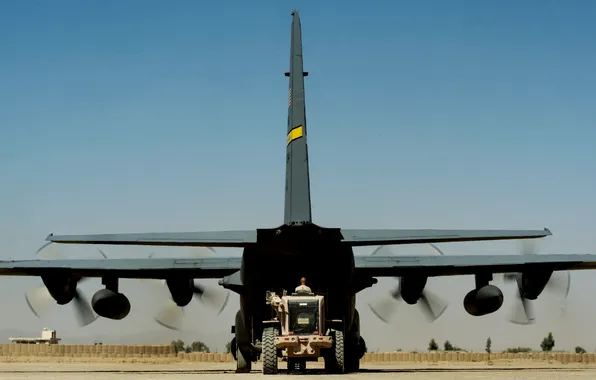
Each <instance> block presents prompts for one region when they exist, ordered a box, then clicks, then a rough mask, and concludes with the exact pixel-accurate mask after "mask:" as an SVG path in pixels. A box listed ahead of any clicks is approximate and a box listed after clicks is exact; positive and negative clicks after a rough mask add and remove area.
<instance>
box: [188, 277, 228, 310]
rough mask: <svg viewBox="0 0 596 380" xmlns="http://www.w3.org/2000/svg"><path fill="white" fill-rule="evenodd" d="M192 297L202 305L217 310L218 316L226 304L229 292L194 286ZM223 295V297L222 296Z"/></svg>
mask: <svg viewBox="0 0 596 380" xmlns="http://www.w3.org/2000/svg"><path fill="white" fill-rule="evenodd" d="M193 292H194V296H195V298H196V299H197V300H199V301H200V302H202V303H203V304H205V305H207V306H209V307H213V308H217V309H219V311H218V313H217V315H220V314H221V313H222V312H223V310H224V309H225V307H226V305H227V304H228V300H229V298H230V292H229V291H225V292H224V291H221V290H219V289H218V290H215V289H212V288H208V287H206V286H204V285H200V284H196V283H195V284H194V289H193ZM224 293H225V296H224Z"/></svg>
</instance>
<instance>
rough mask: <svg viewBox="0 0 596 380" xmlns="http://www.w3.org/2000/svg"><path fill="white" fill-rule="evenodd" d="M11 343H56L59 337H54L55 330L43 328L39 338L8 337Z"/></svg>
mask: <svg viewBox="0 0 596 380" xmlns="http://www.w3.org/2000/svg"><path fill="white" fill-rule="evenodd" d="M8 339H9V340H10V341H11V342H12V343H19V344H58V342H59V341H60V338H58V337H56V330H50V329H48V328H44V329H43V330H42V332H41V337H39V338H21V337H19V338H13V337H10V338H8Z"/></svg>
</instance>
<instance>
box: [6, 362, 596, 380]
mask: <svg viewBox="0 0 596 380" xmlns="http://www.w3.org/2000/svg"><path fill="white" fill-rule="evenodd" d="M282 368H283V366H282ZM288 375H289V374H288V373H287V372H286V371H280V373H279V375H277V376H263V375H262V374H261V373H260V365H257V366H256V368H254V370H253V372H252V373H251V374H250V375H246V374H245V375H240V374H235V373H234V363H176V364H147V363H118V362H114V363H52V362H36V363H31V362H30V363H27V362H21V361H19V362H12V363H0V380H4V379H11V380H20V379H27V380H36V379H65V380H75V379H77V380H82V379H85V380H87V379H89V380H92V379H94V378H95V379H97V378H98V377H100V378H101V380H112V379H114V380H116V379H118V380H123V379H172V380H174V379H191V378H193V379H197V378H203V379H209V378H213V379H227V378H229V379H239V378H240V376H243V378H246V376H249V377H250V378H252V379H255V380H256V379H261V378H266V379H271V378H274V377H279V376H288ZM292 376H295V377H296V378H306V377H307V378H308V379H312V380H314V379H316V378H330V377H331V378H337V377H341V378H345V379H367V378H368V379H372V378H397V379H399V380H414V379H425V380H433V379H437V380H447V379H458V380H460V379H499V380H500V379H503V380H514V379H515V380H522V379H523V380H535V379H536V380H538V379H540V380H558V379H561V380H563V379H569V380H572V379H573V380H579V379H582V380H583V379H586V380H588V379H589V380H593V379H595V378H596V365H586V364H583V365H582V364H567V365H554V364H537V363H530V362H528V363H523V362H521V363H520V362H517V363H515V364H508V365H490V366H489V365H487V364H478V363H469V364H457V365H437V364H434V365H433V364H428V365H425V364H419V365H408V364H401V365H399V364H397V365H393V364H385V365H378V364H368V365H366V366H363V368H362V371H361V372H360V373H356V374H348V375H340V376H337V375H335V376H333V375H325V374H323V373H322V368H321V365H320V364H316V363H315V364H313V365H311V366H310V367H309V369H308V370H307V373H306V374H304V375H292Z"/></svg>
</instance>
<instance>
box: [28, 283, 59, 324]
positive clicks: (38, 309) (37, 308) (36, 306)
mask: <svg viewBox="0 0 596 380" xmlns="http://www.w3.org/2000/svg"><path fill="white" fill-rule="evenodd" d="M25 301H26V302H27V305H28V306H29V309H31V311H32V312H33V314H35V316H36V317H37V318H41V315H42V314H43V313H44V312H45V311H46V310H47V309H48V308H49V307H50V306H51V305H52V304H53V303H54V298H53V297H52V295H51V294H50V292H49V291H48V288H46V287H45V286H41V287H39V288H36V289H31V290H29V291H28V292H27V293H25Z"/></svg>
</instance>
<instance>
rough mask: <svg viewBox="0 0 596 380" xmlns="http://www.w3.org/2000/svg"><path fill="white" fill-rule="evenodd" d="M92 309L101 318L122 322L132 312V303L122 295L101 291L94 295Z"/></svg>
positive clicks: (105, 290) (107, 290)
mask: <svg viewBox="0 0 596 380" xmlns="http://www.w3.org/2000/svg"><path fill="white" fill-rule="evenodd" d="M91 307H93V311H95V312H96V313H97V315H99V316H101V317H104V318H108V319H116V320H120V319H123V318H125V317H126V316H127V315H128V313H129V312H130V301H128V298H127V297H126V296H125V295H124V294H122V293H116V292H115V291H113V290H109V289H101V290H99V291H97V292H96V293H95V294H94V295H93V298H92V299H91Z"/></svg>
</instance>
